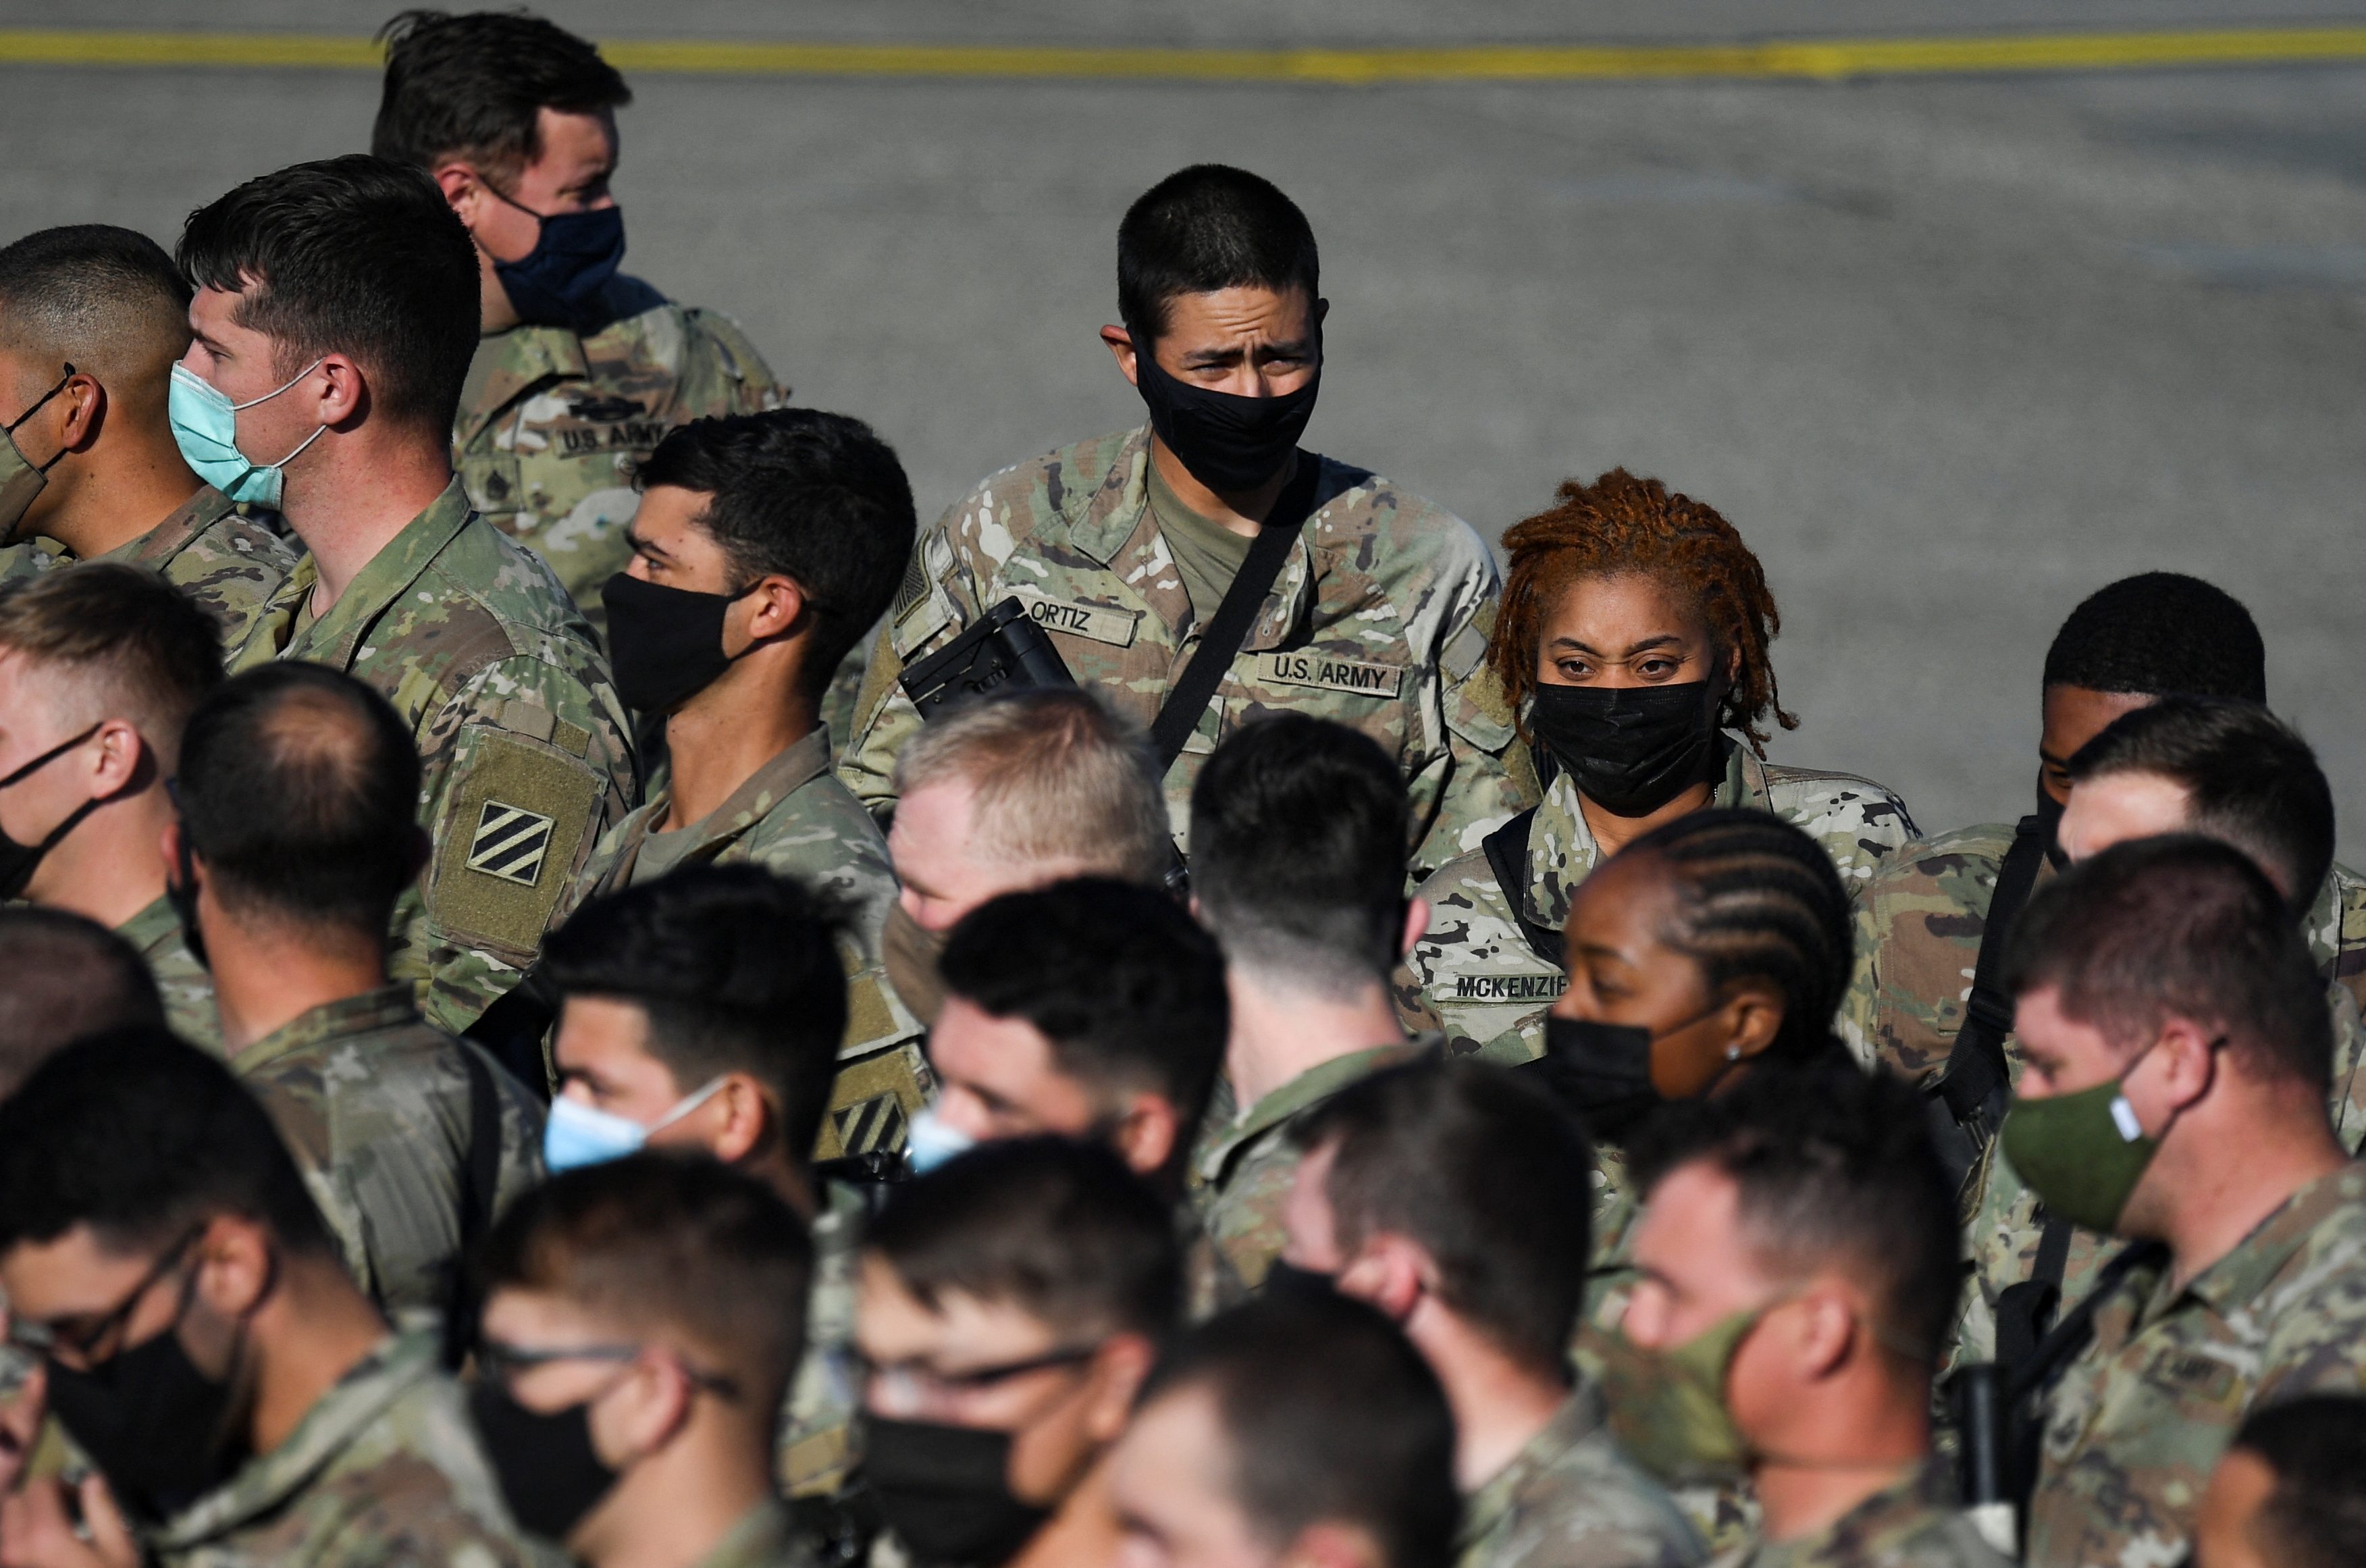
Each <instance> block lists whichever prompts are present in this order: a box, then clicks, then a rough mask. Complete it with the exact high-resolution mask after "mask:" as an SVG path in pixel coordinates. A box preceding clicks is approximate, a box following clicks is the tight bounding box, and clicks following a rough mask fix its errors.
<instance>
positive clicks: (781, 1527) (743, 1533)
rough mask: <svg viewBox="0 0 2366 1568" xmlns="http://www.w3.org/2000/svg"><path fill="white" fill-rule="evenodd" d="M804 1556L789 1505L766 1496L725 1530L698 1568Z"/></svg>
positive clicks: (732, 1567) (756, 1567) (753, 1567)
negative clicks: (721, 1537) (790, 1515)
mask: <svg viewBox="0 0 2366 1568" xmlns="http://www.w3.org/2000/svg"><path fill="white" fill-rule="evenodd" d="M803 1556H804V1552H803V1551H802V1550H801V1547H800V1543H799V1541H798V1540H797V1533H796V1527H795V1524H794V1521H792V1520H791V1518H790V1517H789V1510H788V1506H787V1505H785V1504H783V1502H782V1501H781V1500H780V1499H779V1498H777V1497H766V1498H765V1499H764V1500H763V1501H762V1502H760V1503H759V1504H757V1505H756V1506H754V1507H752V1508H750V1509H749V1510H748V1511H747V1512H746V1513H744V1514H742V1515H740V1516H739V1522H738V1523H737V1524H735V1525H733V1526H732V1527H731V1528H730V1529H728V1530H727V1531H726V1532H724V1536H723V1539H722V1540H718V1541H716V1542H715V1546H714V1548H713V1549H712V1550H711V1551H708V1552H707V1554H706V1555H705V1556H704V1557H702V1558H700V1559H699V1560H698V1562H697V1565H696V1568H765V1565H766V1564H771V1563H777V1562H788V1561H794V1560H797V1559H800V1558H802V1557H803Z"/></svg>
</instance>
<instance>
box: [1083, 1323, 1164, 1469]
mask: <svg viewBox="0 0 2366 1568" xmlns="http://www.w3.org/2000/svg"><path fill="white" fill-rule="evenodd" d="M1156 1359H1158V1348H1157V1347H1156V1346H1155V1345H1153V1344H1152V1343H1151V1342H1150V1341H1149V1339H1147V1338H1146V1337H1144V1336H1142V1335H1139V1334H1112V1335H1110V1337H1108V1338H1107V1339H1104V1340H1102V1341H1101V1348H1099V1349H1098V1350H1096V1351H1094V1352H1093V1359H1092V1366H1091V1368H1090V1375H1089V1378H1088V1380H1087V1382H1086V1385H1085V1431H1086V1432H1087V1435H1089V1436H1090V1437H1091V1438H1092V1439H1093V1441H1095V1442H1097V1443H1113V1442H1115V1441H1117V1439H1118V1438H1119V1436H1120V1435H1121V1434H1122V1433H1123V1432H1124V1431H1125V1426H1126V1422H1127V1421H1128V1420H1130V1419H1132V1415H1133V1396H1134V1395H1135V1394H1136V1393H1139V1392H1140V1391H1141V1389H1142V1382H1143V1380H1144V1378H1147V1377H1148V1376H1149V1375H1150V1367H1151V1363H1152V1362H1154V1361H1155V1360H1156Z"/></svg>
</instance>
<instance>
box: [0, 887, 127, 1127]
mask: <svg viewBox="0 0 2366 1568" xmlns="http://www.w3.org/2000/svg"><path fill="white" fill-rule="evenodd" d="M163 1027H164V1003H163V998H161V997H160V996H158V995H157V992H156V977H155V976H153V975H152V974H151V973H149V969H148V963H147V960H145V959H143V958H141V956H140V952H139V950H138V949H137V948H135V947H133V946H132V945H131V944H130V942H126V941H124V940H123V939H122V938H121V937H119V936H118V935H116V934H115V933H114V932H113V931H108V930H107V928H106V927H105V926H102V925H100V924H99V923H98V922H97V921H96V920H94V919H89V918H87V917H86V916H83V915H75V914H70V913H68V912H67V911H66V910H63V909H50V908H40V907H39V906H37V905H32V904H9V905H0V1100H6V1099H7V1098H8V1096H9V1095H11V1094H14V1093H15V1092H16V1090H17V1085H18V1084H20V1083H23V1082H24V1081H25V1079H26V1077H27V1076H28V1075H29V1074H30V1073H31V1072H32V1070H33V1069H34V1068H35V1067H38V1066H40V1065H41V1063H42V1062H43V1061H45V1060H47V1059H48V1058H49V1056H50V1055H51V1054H52V1053H53V1052H55V1051H57V1050H58V1049H59V1048H60V1047H61V1046H63V1045H67V1044H71V1043H73V1042H74V1041H76V1040H81V1039H84V1038H85V1037H87V1036H89V1035H93V1034H103V1033H105V1032H107V1031H109V1030H114V1029H130V1028H146V1029H163Z"/></svg>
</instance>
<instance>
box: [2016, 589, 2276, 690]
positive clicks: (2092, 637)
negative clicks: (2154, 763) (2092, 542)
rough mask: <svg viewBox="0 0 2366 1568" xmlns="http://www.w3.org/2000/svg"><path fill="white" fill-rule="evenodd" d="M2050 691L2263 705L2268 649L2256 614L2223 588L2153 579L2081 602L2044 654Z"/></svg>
mask: <svg viewBox="0 0 2366 1568" xmlns="http://www.w3.org/2000/svg"><path fill="white" fill-rule="evenodd" d="M2045 684H2047V685H2049V686H2077V687H2079V688H2081V689H2082V690H2085V691H2090V692H2114V693H2121V694H2132V695H2136V696H2146V697H2165V696H2169V695H2171V694H2183V695H2186V696H2189V697H2233V698H2236V699H2237V700H2239V701H2242V702H2248V703H2261V704H2264V703H2265V702H2266V701H2267V700H2268V649H2267V644H2266V643H2264V642H2262V641H2261V640H2260V638H2259V623H2258V622H2256V621H2254V620H2252V619H2251V612H2250V611H2248V610H2247V609H2245V608H2244V607H2243V605H2242V602H2241V601H2240V600H2238V599H2236V597H2235V596H2234V595H2233V594H2231V593H2229V592H2226V591H2225V589H2223V588H2220V587H2218V586H2216V585H2215V584H2214V583H2209V582H2204V581H2202V579H2200V578H2198V577H2188V576H2186V575H2185V574H2184V573H2182V572H2176V571H2147V572H2143V573H2140V574H2138V575H2137V576H2135V577H2124V578H2122V579H2120V581H2117V582H2113V583H2108V584H2106V585H2105V586H2103V587H2101V588H2098V589H2097V590H2095V592H2092V593H2090V594H2089V595H2087V597H2086V598H2085V599H2083V600H2081V601H2079V607H2078V608H2077V609H2075V610H2073V611H2071V612H2070V615H2069V618H2068V619H2067V620H2066V621H2064V622H2063V623H2062V629H2061V630H2060V631H2058V632H2056V633H2055V634H2054V642H2053V645H2052V646H2051V647H2049V648H2048V649H2046V650H2045Z"/></svg>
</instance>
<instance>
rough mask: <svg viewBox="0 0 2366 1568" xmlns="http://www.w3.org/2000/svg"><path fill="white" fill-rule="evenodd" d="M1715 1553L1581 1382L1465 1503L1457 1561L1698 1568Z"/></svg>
mask: <svg viewBox="0 0 2366 1568" xmlns="http://www.w3.org/2000/svg"><path fill="white" fill-rule="evenodd" d="M1706 1555H1707V1553H1706V1552H1704V1551H1702V1550H1701V1543H1700V1539H1699V1538H1698V1537H1697V1536H1696V1535H1694V1534H1693V1529H1692V1527H1691V1526H1690V1525H1688V1524H1686V1523H1685V1522H1684V1516H1683V1515H1682V1514H1680V1513H1678V1512H1677V1511H1676V1506H1675V1505H1674V1504H1673V1503H1672V1502H1670V1501H1669V1499H1668V1495H1667V1493H1665V1492H1664V1491H1662V1490H1661V1488H1660V1485H1659V1483H1657V1482H1655V1481H1653V1480H1652V1479H1651V1477H1650V1476H1648V1475H1646V1474H1645V1473H1644V1472H1642V1471H1641V1470H1640V1469H1639V1468H1637V1466H1636V1464H1635V1462H1634V1461H1631V1460H1629V1459H1628V1457H1627V1456H1626V1454H1624V1453H1623V1452H1621V1451H1620V1450H1619V1448H1618V1444H1617V1439H1616V1438H1613V1437H1611V1435H1610V1430H1609V1428H1608V1427H1606V1425H1605V1424H1604V1420H1603V1409H1602V1394H1601V1391H1600V1390H1598V1389H1596V1388H1595V1387H1594V1385H1593V1384H1592V1383H1591V1382H1580V1383H1579V1384H1578V1386H1577V1388H1576V1390H1575V1391H1574V1392H1572V1393H1571V1394H1570V1396H1569V1400H1568V1402H1567V1403H1566V1404H1563V1405H1562V1406H1561V1407H1560V1410H1559V1411H1558V1412H1557V1413H1556V1414H1555V1415H1554V1416H1553V1418H1552V1420H1551V1421H1550V1422H1549V1423H1548V1424H1547V1425H1546V1427H1545V1428H1544V1430H1543V1431H1541V1432H1538V1434H1537V1435H1536V1436H1535V1437H1533V1438H1529V1439H1528V1442H1527V1447H1525V1448H1523V1449H1522V1450H1520V1451H1519V1453H1518V1454H1517V1455H1516V1456H1515V1458H1514V1459H1513V1461H1512V1462H1511V1463H1509V1464H1507V1465H1505V1466H1504V1468H1503V1469H1502V1470H1499V1471H1497V1472H1495V1474H1494V1475H1493V1477H1492V1478H1491V1479H1490V1480H1489V1481H1488V1482H1487V1483H1486V1484H1484V1485H1482V1486H1481V1487H1480V1488H1479V1490H1478V1491H1476V1492H1473V1493H1472V1494H1471V1495H1470V1497H1469V1499H1468V1500H1467V1501H1466V1502H1465V1503H1464V1505H1463V1509H1462V1533H1461V1535H1460V1537H1459V1539H1458V1540H1457V1541H1456V1543H1455V1568H1689V1565H1690V1564H1692V1563H1695V1562H1700V1561H1701V1560H1702V1559H1703V1558H1704V1557H1705V1556H1706Z"/></svg>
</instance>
